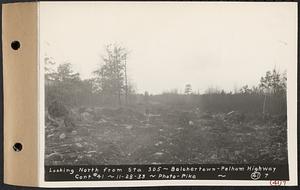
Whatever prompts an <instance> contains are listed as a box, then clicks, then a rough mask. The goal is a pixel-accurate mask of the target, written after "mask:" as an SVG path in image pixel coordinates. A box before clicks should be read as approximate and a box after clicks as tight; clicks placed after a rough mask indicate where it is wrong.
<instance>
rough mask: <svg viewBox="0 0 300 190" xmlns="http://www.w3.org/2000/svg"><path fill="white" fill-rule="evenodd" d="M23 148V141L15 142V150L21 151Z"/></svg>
mask: <svg viewBox="0 0 300 190" xmlns="http://www.w3.org/2000/svg"><path fill="white" fill-rule="evenodd" d="M22 148H23V145H22V144H21V143H15V144H14V146H13V149H14V151H16V152H20V151H21V150H22Z"/></svg>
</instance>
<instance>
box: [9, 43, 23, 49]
mask: <svg viewBox="0 0 300 190" xmlns="http://www.w3.org/2000/svg"><path fill="white" fill-rule="evenodd" d="M20 47H21V44H20V42H19V41H13V42H12V43H11V48H12V49H13V50H18V49H19V48H20Z"/></svg>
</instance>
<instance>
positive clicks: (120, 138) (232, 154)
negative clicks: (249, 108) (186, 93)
mask: <svg viewBox="0 0 300 190" xmlns="http://www.w3.org/2000/svg"><path fill="white" fill-rule="evenodd" d="M45 117H46V126H45V139H46V142H45V143H46V151H45V165H106V164H109V165H115V164H116V165H117V164H192V163H197V164H209V163H211V164H221V163H224V164H225V163H233V164H239V163H247V164H248V163H276V164H284V163H286V162H287V143H286V141H287V140H286V138H287V137H286V133H287V131H286V128H287V125H286V118H285V117H282V116H276V117H275V116H273V117H268V118H262V117H259V116H255V115H247V114H241V113H239V112H236V111H232V112H229V113H218V114H216V113H215V114H212V113H205V112H201V111H199V110H175V109H165V110H152V111H146V112H145V111H144V110H142V109H139V108H104V107H90V108H72V109H70V110H69V113H68V114H67V115H64V116H62V117H53V116H51V114H49V113H46V116H45Z"/></svg>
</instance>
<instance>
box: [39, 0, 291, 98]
mask: <svg viewBox="0 0 300 190" xmlns="http://www.w3.org/2000/svg"><path fill="white" fill-rule="evenodd" d="M296 7H297V4H295V3H243V4H241V3H99V2H98V3H96V2H89V3H79V2H77V3H63V2H60V3H58V2H51V3H49V2H42V3H41V6H40V42H41V43H40V47H41V48H40V55H41V58H42V57H43V56H45V55H47V56H51V57H53V58H54V59H55V60H56V62H57V63H63V62H65V61H68V62H71V63H72V64H73V68H74V70H75V71H76V72H79V73H80V74H81V77H82V78H89V77H91V72H92V71H94V70H95V69H96V68H97V66H99V64H100V63H101V55H102V54H103V53H104V45H106V44H110V43H118V44H120V45H122V46H124V47H126V48H127V49H128V50H130V55H129V58H128V67H129V68H128V70H129V75H130V79H131V80H132V81H133V82H134V84H135V85H136V87H137V90H138V92H140V93H142V92H144V91H145V90H147V91H149V92H150V93H153V94H155V93H161V92H162V91H166V90H171V89H178V90H181V91H183V89H184V86H185V84H187V83H189V84H191V85H192V89H193V90H194V91H198V90H199V91H200V92H204V91H205V90H206V89H207V88H209V87H219V88H221V89H225V90H227V91H230V90H233V89H234V88H235V87H241V86H242V85H244V84H248V85H250V86H252V85H256V84H258V82H259V79H260V77H261V76H262V75H264V73H265V72H266V71H267V70H271V69H273V68H274V67H276V68H277V69H279V70H280V71H284V70H286V69H287V68H288V64H293V63H294V62H293V60H295V56H296V54H295V52H296V51H295V49H296V31H297V25H296V22H297V20H296V15H297V13H296Z"/></svg>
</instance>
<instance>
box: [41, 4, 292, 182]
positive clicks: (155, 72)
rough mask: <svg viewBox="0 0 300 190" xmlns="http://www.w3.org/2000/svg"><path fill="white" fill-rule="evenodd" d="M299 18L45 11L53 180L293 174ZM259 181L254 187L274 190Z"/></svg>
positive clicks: (263, 10)
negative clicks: (167, 172) (115, 173)
mask: <svg viewBox="0 0 300 190" xmlns="http://www.w3.org/2000/svg"><path fill="white" fill-rule="evenodd" d="M58 4H59V6H58ZM295 7H296V6H293V5H290V4H284V3H283V4H280V3H274V4H272V3H269V4H268V3H265V4H262V5H260V4H259V3H203V2H202V3H187V2H185V3H184V2H181V3H175V2H168V3H162V2H155V3H154V2H152V3H150V2H148V3H141V2H134V3H120V2H119V3H117V2H112V3H99V2H97V3H96V2H86V3H82V2H81V3H79V2H77V3H75V2H73V3H66V2H64V3H63V2H61V3H59V2H56V3H55V2H52V3H50V2H49V3H44V4H41V7H40V9H41V10H42V11H41V13H40V20H41V22H40V23H41V24H40V31H42V32H41V36H40V62H43V68H42V69H43V70H44V71H43V73H44V74H43V76H42V77H44V83H43V85H44V89H43V90H44V146H45V151H44V165H45V167H46V168H47V171H45V172H46V173H52V174H53V173H59V172H61V171H62V170H65V169H66V167H68V166H70V167H72V166H74V167H80V166H85V168H86V169H91V168H92V167H91V166H103V167H104V166H114V167H117V166H120V167H121V166H125V165H126V166H141V167H143V166H145V165H147V166H153V167H154V170H155V169H159V167H156V166H160V167H162V168H163V166H164V165H166V166H168V167H170V168H172V167H173V166H178V168H182V167H183V166H184V167H185V169H187V170H189V169H191V168H186V166H187V165H193V166H195V168H196V169H198V171H200V170H202V169H203V167H202V166H206V165H209V166H210V167H212V166H214V165H218V167H220V168H218V167H217V168H218V170H220V171H222V167H223V170H224V171H226V170H225V169H224V168H225V167H228V168H227V169H228V171H229V170H231V169H232V168H233V169H232V171H236V170H238V169H239V168H238V167H236V168H237V169H236V170H235V166H237V165H240V166H247V168H245V170H249V171H250V169H249V168H250V167H252V165H253V167H254V166H255V167H258V168H259V169H258V170H257V169H253V170H251V171H254V172H257V171H263V169H264V167H266V171H267V170H268V171H269V172H270V173H272V172H275V169H276V168H275V169H274V167H273V166H280V167H282V168H283V170H284V171H286V172H287V173H288V167H289V155H290V154H289V149H288V128H289V129H290V127H294V128H295V129H296V127H297V126H288V119H289V116H288V114H287V107H288V106H287V91H288V82H289V76H290V73H292V72H294V71H293V70H289V68H290V66H291V65H293V64H296V61H295V60H296V47H297V45H296V44H297V41H296V39H297V25H296V23H297V20H296V15H297V14H296V11H295V10H296V8H295ZM289 72H290V73H289ZM200 165H201V167H202V168H201V167H198V166H200ZM61 166H64V168H63V169H62V167H61ZM179 166H180V167H179ZM196 166H197V167H196ZM51 167H53V168H56V169H53V168H52V169H51ZM49 168H50V169H49ZM57 168H59V169H57ZM93 168H94V167H93ZM150 168H151V167H150ZM200 168H201V169H200ZM94 169H95V168H94ZM152 169H153V168H152ZM67 170H70V169H67ZM79 170H80V169H79ZM103 170H106V171H107V170H114V168H109V167H107V168H106V169H105V168H104V169H103ZM150 170H151V169H150ZM175 170H176V169H175ZM273 170H274V171H273ZM278 170H279V169H278ZM70 171H71V170H70ZM176 171H177V170H176ZM178 171H179V170H178ZM183 171H184V168H183ZM243 171H244V170H243ZM70 173H72V172H70ZM221 173H222V172H221ZM52 174H51V175H52ZM217 174H220V173H217ZM250 174H251V172H250ZM222 175H223V173H222ZM222 175H221V176H218V177H222ZM258 175H259V176H258ZM260 175H263V174H262V173H259V172H258V173H252V174H251V176H248V177H249V180H253V179H262V178H263V177H264V178H266V179H268V178H267V174H266V175H264V176H260ZM268 175H269V174H268ZM270 175H271V174H270ZM85 177H86V176H83V177H82V178H80V179H81V180H82V179H84V180H85V179H86V180H89V179H90V178H89V177H86V178H85ZM223 177H225V174H224V176H223ZM250 177H251V178H250ZM75 178H76V175H75ZM225 178H226V177H225ZM284 178H285V177H284ZM287 178H288V176H287ZM98 179H100V178H98ZM119 179H120V178H119ZM126 179H127V178H126ZM141 179H143V178H141ZM160 179H175V177H174V178H172V176H171V177H170V176H168V177H166V178H160ZM180 179H186V178H180ZM189 179H195V178H192V177H191V178H189ZM197 179H200V178H197ZM92 180H97V179H92Z"/></svg>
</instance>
